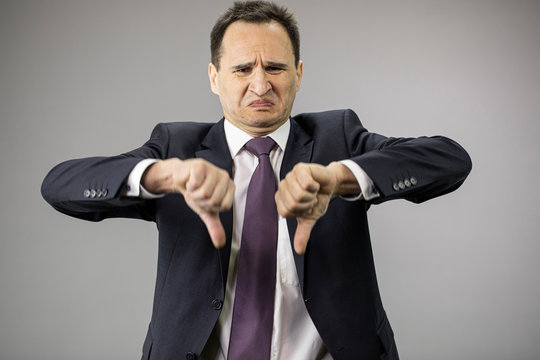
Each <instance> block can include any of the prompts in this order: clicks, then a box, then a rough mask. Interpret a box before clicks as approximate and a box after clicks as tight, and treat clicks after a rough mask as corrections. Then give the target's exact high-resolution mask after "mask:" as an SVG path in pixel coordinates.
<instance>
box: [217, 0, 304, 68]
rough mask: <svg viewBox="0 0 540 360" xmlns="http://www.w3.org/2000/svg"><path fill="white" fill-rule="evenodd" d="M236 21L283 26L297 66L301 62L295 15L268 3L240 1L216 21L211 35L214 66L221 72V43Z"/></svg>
mask: <svg viewBox="0 0 540 360" xmlns="http://www.w3.org/2000/svg"><path fill="white" fill-rule="evenodd" d="M235 21H245V22H248V23H253V24H265V23H269V22H271V21H276V22H278V23H279V24H281V25H282V26H283V27H284V28H285V30H286V31H287V34H288V35H289V39H290V40H291V44H292V48H293V52H294V60H295V65H296V66H298V62H299V61H300V34H299V32H298V23H297V22H296V19H295V17H294V14H293V13H292V12H290V11H289V10H288V9H287V8H285V7H282V6H279V5H276V4H274V3H272V2H268V1H238V2H235V3H234V5H233V6H231V7H230V8H228V9H227V10H226V11H225V12H224V13H223V14H222V15H221V16H220V17H219V19H218V20H217V21H216V24H215V25H214V27H213V28H212V32H211V33H210V54H211V58H212V60H211V61H212V64H214V65H215V66H216V68H217V69H218V70H219V62H220V60H221V43H222V42H223V36H224V35H225V31H226V30H227V28H228V27H229V25H231V24H232V23H233V22H235Z"/></svg>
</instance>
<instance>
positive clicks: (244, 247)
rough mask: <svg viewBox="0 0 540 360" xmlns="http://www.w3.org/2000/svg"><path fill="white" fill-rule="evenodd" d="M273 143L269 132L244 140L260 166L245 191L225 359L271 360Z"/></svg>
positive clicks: (275, 220)
mask: <svg viewBox="0 0 540 360" xmlns="http://www.w3.org/2000/svg"><path fill="white" fill-rule="evenodd" d="M275 146H276V143H275V142H274V140H272V139H271V138H269V137H265V138H255V139H251V140H250V141H248V142H247V143H246V145H245V148H246V149H247V150H248V151H249V152H250V153H252V154H253V155H255V156H257V157H258V158H259V165H258V166H257V168H256V169H255V172H254V173H253V175H252V176H251V180H250V182H249V187H248V191H247V198H246V209H245V214H244V227H243V229H242V244H241V247H240V251H239V254H238V275H237V280H236V295H235V300H234V310H233V318H232V326H231V339H230V342H229V355H228V359H229V360H237V359H238V360H240V359H242V360H244V359H270V345H271V341H272V325H273V321H274V293H275V288H276V248H277V233H278V213H277V209H276V202H275V200H274V194H275V192H276V189H277V183H276V177H275V175H274V170H273V169H272V164H271V163H270V158H269V154H270V151H271V150H272V149H273V148H274V147H275Z"/></svg>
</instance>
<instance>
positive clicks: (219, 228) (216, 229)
mask: <svg viewBox="0 0 540 360" xmlns="http://www.w3.org/2000/svg"><path fill="white" fill-rule="evenodd" d="M199 216H200V217H201V220H202V221H203V222H204V225H206V229H207V230H208V234H209V235H210V239H211V240H212V243H213V244H214V246H215V247H216V248H218V249H219V248H222V247H223V246H225V229H223V225H222V224H221V220H220V219H219V213H217V212H216V213H212V212H203V213H201V214H200V215H199Z"/></svg>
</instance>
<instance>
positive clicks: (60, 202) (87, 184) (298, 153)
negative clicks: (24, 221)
mask: <svg viewBox="0 0 540 360" xmlns="http://www.w3.org/2000/svg"><path fill="white" fill-rule="evenodd" d="M171 157H178V158H180V159H188V158H195V157H197V158H203V159H206V160H208V161H209V162H211V163H213V164H215V165H217V166H218V167H220V168H223V169H226V170H227V171H229V173H231V172H232V159H231V157H230V153H229V150H228V147H227V143H226V139H225V133H224V129H223V120H222V121H220V122H218V123H216V124H208V123H185V122H182V123H169V124H159V125H157V126H156V128H155V129H154V131H153V133H152V136H151V138H150V140H149V141H148V142H147V143H146V144H144V145H143V146H142V147H140V148H138V149H136V150H133V151H131V152H128V153H125V154H122V155H119V156H115V157H94V158H86V159H78V160H71V161H67V162H64V163H62V164H60V165H58V166H56V167H55V168H53V169H52V170H51V171H50V173H49V174H48V175H47V177H46V178H45V180H44V182H43V185H42V194H43V197H44V198H45V199H46V200H47V201H48V202H49V203H50V204H51V205H52V206H53V207H54V208H56V209H57V210H59V211H61V212H63V213H65V214H68V215H71V216H75V217H78V218H82V219H86V220H92V221H99V220H102V219H105V218H111V217H131V218H139V219H145V220H149V221H154V222H156V223H157V226H158V228H159V254H158V269H157V280H156V288H155V296H154V304H153V314H152V319H151V322H150V326H149V329H148V335H147V338H146V341H145V344H144V346H143V359H155V360H157V359H183V358H188V359H190V358H191V359H195V358H196V357H197V355H198V354H200V353H201V352H202V350H203V348H204V346H205V344H206V342H207V340H208V338H209V336H210V334H211V332H212V329H213V328H214V325H215V324H216V321H217V318H218V316H219V314H220V311H221V307H222V300H223V298H224V292H225V285H226V283H227V270H228V264H229V254H230V243H231V242H230V239H231V233H232V212H231V211H227V212H223V213H221V220H222V223H223V225H224V227H225V232H226V235H227V239H228V241H227V245H226V246H225V247H224V248H222V249H215V248H214V247H213V246H212V243H211V241H210V238H209V235H208V233H207V230H206V228H205V226H204V224H203V223H202V221H201V220H200V219H199V217H198V216H197V215H196V214H195V213H194V212H193V211H192V210H191V209H190V208H189V207H188V206H187V205H186V203H185V201H184V199H183V197H182V196H181V195H176V194H169V195H167V196H165V197H163V198H160V199H155V200H141V199H132V198H125V197H122V196H121V193H122V190H123V187H124V186H125V185H124V184H125V180H126V177H127V176H128V174H129V173H130V171H131V170H132V169H133V167H134V166H135V164H137V163H138V162H139V161H140V160H141V159H145V158H156V159H166V158H171ZM343 159H352V160H353V161H355V162H356V163H357V164H358V165H360V166H361V167H362V169H364V171H365V172H366V173H367V174H368V175H369V176H370V178H371V179H372V180H373V182H374V184H375V186H376V188H377V190H378V191H379V193H380V195H381V196H380V197H379V198H377V199H375V200H374V201H373V202H371V203H382V202H384V201H387V200H391V199H395V198H404V199H407V200H410V201H413V202H422V201H425V200H428V199H430V198H433V197H436V196H439V195H442V194H445V193H448V192H450V191H453V190H455V189H456V188H458V187H459V186H460V185H461V184H462V182H463V181H464V180H465V178H466V176H467V175H468V173H469V171H470V169H471V160H470V158H469V156H468V155H467V153H466V152H465V150H463V148H461V146H459V145H458V144H457V143H455V142H454V141H452V140H449V139H447V138H444V137H430V138H428V137H421V138H415V139H405V138H387V137H384V136H381V135H378V134H374V133H370V132H368V131H367V130H366V129H365V128H364V127H363V126H362V124H361V123H360V121H359V119H358V117H357V116H356V114H355V113H354V112H353V111H351V110H336V111H328V112H323V113H310V114H301V115H298V116H295V117H293V118H292V121H291V133H290V136H289V139H288V143H287V147H286V149H285V154H284V158H283V163H282V168H281V173H280V177H281V178H283V177H284V176H285V175H286V174H287V173H288V172H289V171H290V170H291V169H292V167H293V166H294V165H295V164H297V163H299V162H313V163H319V164H322V165H326V164H328V163H330V162H331V161H337V160H343ZM371 203H370V202H366V201H356V202H348V201H344V200H343V199H341V198H335V199H333V200H331V202H330V204H329V207H328V211H327V213H326V214H325V215H324V216H323V217H322V218H321V219H320V220H319V221H318V222H317V224H316V225H315V227H314V229H313V231H312V234H311V238H310V241H309V243H308V247H307V251H306V254H305V255H303V256H299V255H297V254H296V253H295V254H294V260H295V262H296V269H297V272H298V277H299V279H300V284H301V287H302V293H303V296H304V300H305V304H306V307H307V310H308V312H309V315H310V316H311V318H312V319H313V322H314V324H315V326H316V327H317V329H318V331H319V333H320V335H321V337H322V339H323V341H324V342H325V344H326V346H327V347H328V350H329V352H330V353H331V354H332V356H333V357H334V359H366V360H368V359H398V355H397V351H396V347H395V342H394V337H393V333H392V329H391V327H390V324H389V322H388V320H387V318H386V315H385V312H384V309H383V306H382V303H381V299H380V296H379V291H378V287H377V280H376V276H375V268H374V263H373V256H372V250H371V243H370V237H369V231H368V224H367V217H366V211H367V210H368V208H369V206H370V205H371ZM288 228H289V233H290V238H291V239H293V238H294V233H295V229H296V220H294V219H289V220H288Z"/></svg>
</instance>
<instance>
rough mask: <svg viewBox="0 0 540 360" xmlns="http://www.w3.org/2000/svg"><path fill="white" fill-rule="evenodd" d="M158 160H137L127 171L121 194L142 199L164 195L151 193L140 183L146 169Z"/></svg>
mask: <svg viewBox="0 0 540 360" xmlns="http://www.w3.org/2000/svg"><path fill="white" fill-rule="evenodd" d="M158 161H159V160H157V159H144V160H141V161H139V162H138V163H137V165H135V167H134V168H133V170H131V172H130V173H129V176H128V178H127V181H126V184H125V189H126V191H125V193H124V194H123V195H124V196H129V197H140V198H142V199H157V198H160V197H163V196H165V195H164V194H153V193H151V192H149V191H148V190H146V189H145V188H144V187H143V186H142V185H141V179H142V176H143V174H144V172H145V171H146V169H148V167H149V166H150V165H152V164H154V163H156V162H158Z"/></svg>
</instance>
